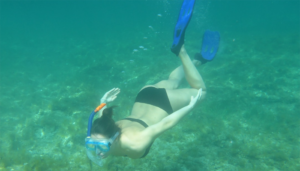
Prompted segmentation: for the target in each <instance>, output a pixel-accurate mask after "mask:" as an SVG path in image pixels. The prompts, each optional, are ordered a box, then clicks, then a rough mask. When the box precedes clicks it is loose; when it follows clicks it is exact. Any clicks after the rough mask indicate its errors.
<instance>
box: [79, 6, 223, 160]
mask: <svg viewBox="0 0 300 171" xmlns="http://www.w3.org/2000/svg"><path fill="white" fill-rule="evenodd" d="M194 3H195V0H185V1H184V2H183V5H182V8H181V12H180V14H179V17H178V21H177V24H176V27H175V30H174V41H173V45H172V47H171V51H172V52H173V53H175V54H176V55H177V56H178V57H179V58H180V60H181V62H182V65H181V66H179V67H177V68H176V69H175V70H173V71H172V72H171V74H170V76H169V78H168V79H167V80H162V81H160V82H158V83H156V84H154V85H146V86H144V87H143V88H142V89H141V90H140V92H139V93H138V95H137V97H136V99H135V103H134V105H133V107H132V111H131V114H130V115H129V116H128V117H127V118H124V119H122V120H119V121H117V122H115V121H114V120H113V119H112V115H113V107H106V104H108V103H110V102H112V101H113V100H115V99H116V98H117V95H118V94H119V93H120V89H118V88H114V89H112V90H110V91H108V92H107V93H106V94H105V95H104V96H103V97H102V99H101V104H100V105H99V106H98V107H97V108H96V109H95V110H94V111H93V112H92V113H91V115H90V118H89V124H88V132H87V138H86V139H85V145H86V151H87V155H88V157H89V158H90V159H91V160H92V161H93V162H95V163H96V164H98V165H100V166H101V165H102V159H103V158H106V157H107V156H108V155H113V156H127V157H130V158H133V159H138V158H143V157H145V156H146V155H147V154H148V153H149V150H150V148H151V145H152V143H153V142H154V141H155V139H156V138H157V137H158V136H159V135H161V134H162V133H164V132H165V131H167V130H168V129H170V128H172V127H173V126H175V125H176V124H177V123H178V122H179V121H180V120H181V119H182V118H183V117H184V116H185V115H187V114H188V113H189V112H190V111H191V110H192V109H193V108H194V107H195V106H196V105H197V104H199V102H200V101H202V100H203V99H204V97H205V94H206V87H205V84H204V82H203V80H202V77H201V75H200V73H199V72H198V70H197V69H196V67H195V66H199V65H201V64H203V63H205V62H207V61H210V60H212V58H213V57H212V56H214V55H215V53H216V50H217V48H218V44H219V42H218V35H219V34H218V33H217V32H213V33H212V34H210V33H207V32H205V34H204V40H203V44H202V47H203V46H207V47H206V48H205V50H203V48H202V50H201V54H197V55H196V56H195V60H193V61H192V60H191V59H190V57H189V55H188V54H187V52H186V49H185V47H184V33H185V29H186V27H187V25H188V23H189V21H190V19H191V16H192V12H193V7H194ZM183 11H184V12H183ZM216 35H217V36H216ZM213 36H215V38H212V37H213ZM216 40H217V43H216ZM211 41H212V42H213V43H207V42H211ZM211 47H212V48H213V50H208V51H207V49H209V48H211ZM202 51H203V52H202ZM209 55H210V56H209ZM184 77H185V78H186V80H187V82H188V83H189V85H190V86H191V88H183V89H177V88H178V86H179V84H180V83H181V81H182V79H183V78H184ZM97 112H99V113H98V115H97V119H95V121H94V122H93V123H92V121H93V117H94V115H96V114H97Z"/></svg>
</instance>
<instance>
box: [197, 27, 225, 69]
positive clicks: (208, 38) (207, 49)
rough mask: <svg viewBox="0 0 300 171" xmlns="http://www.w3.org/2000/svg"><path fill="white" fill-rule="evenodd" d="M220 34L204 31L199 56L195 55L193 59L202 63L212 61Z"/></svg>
mask: <svg viewBox="0 0 300 171" xmlns="http://www.w3.org/2000/svg"><path fill="white" fill-rule="evenodd" d="M219 43H220V33H219V32H217V31H210V30H206V31H205V33H204V35H203V40H202V47H201V55H200V54H199V53H197V54H196V55H195V59H197V60H200V61H201V62H202V63H205V62H207V61H211V60H213V58H214V57H215V56H216V53H217V51H218V48H219Z"/></svg>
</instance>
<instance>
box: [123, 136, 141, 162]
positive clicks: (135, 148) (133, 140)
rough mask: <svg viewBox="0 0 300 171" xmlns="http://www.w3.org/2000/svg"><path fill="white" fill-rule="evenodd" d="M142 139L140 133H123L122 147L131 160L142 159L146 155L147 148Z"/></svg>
mask: <svg viewBox="0 0 300 171" xmlns="http://www.w3.org/2000/svg"><path fill="white" fill-rule="evenodd" d="M144 141H145V140H143V139H142V138H141V137H140V134H139V133H135V134H133V133H122V134H121V136H120V142H121V147H122V149H123V150H124V152H125V154H126V156H128V157H130V158H140V157H141V156H143V154H144V153H145V150H146V148H147V147H144V146H143V144H145V142H144Z"/></svg>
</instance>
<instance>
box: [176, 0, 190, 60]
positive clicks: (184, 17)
mask: <svg viewBox="0 0 300 171" xmlns="http://www.w3.org/2000/svg"><path fill="white" fill-rule="evenodd" d="M194 5H195V0H184V1H183V3H182V6H181V10H180V13H179V16H178V19H177V23H176V26H175V29H174V39H173V44H172V47H171V51H172V52H173V53H175V54H176V55H177V56H178V54H179V51H180V49H181V46H182V45H183V43H184V34H185V29H186V28H187V26H188V24H189V22H190V20H191V18H192V14H193V9H194Z"/></svg>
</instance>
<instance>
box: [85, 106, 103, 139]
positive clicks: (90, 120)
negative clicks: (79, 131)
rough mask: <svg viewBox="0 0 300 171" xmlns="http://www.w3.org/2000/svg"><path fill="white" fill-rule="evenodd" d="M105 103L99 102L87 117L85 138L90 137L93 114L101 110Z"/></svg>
mask: <svg viewBox="0 0 300 171" xmlns="http://www.w3.org/2000/svg"><path fill="white" fill-rule="evenodd" d="M105 105H106V103H101V104H100V105H99V106H98V107H97V108H96V109H95V110H94V111H93V112H92V113H91V114H90V117H89V122H88V130H87V135H86V136H87V138H90V137H91V129H92V123H93V119H94V116H95V114H96V113H97V112H98V111H99V110H101V109H102V108H103V107H104V106H105Z"/></svg>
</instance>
